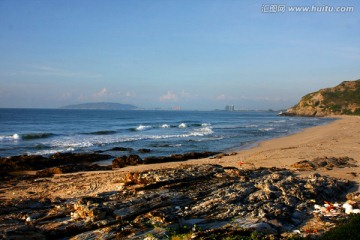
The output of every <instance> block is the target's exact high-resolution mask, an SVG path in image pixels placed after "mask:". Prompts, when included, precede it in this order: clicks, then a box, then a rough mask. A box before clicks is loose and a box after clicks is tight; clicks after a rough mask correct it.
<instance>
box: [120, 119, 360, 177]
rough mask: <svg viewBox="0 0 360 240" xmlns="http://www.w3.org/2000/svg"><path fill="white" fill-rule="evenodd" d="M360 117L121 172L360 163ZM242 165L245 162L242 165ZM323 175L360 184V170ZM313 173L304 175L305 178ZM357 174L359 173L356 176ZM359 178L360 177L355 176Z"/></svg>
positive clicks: (347, 169)
mask: <svg viewBox="0 0 360 240" xmlns="http://www.w3.org/2000/svg"><path fill="white" fill-rule="evenodd" d="M359 136H360V117H356V116H354V117H352V116H341V117H338V118H337V119H336V120H335V121H334V122H332V123H330V124H327V125H323V126H317V127H312V128H308V129H305V130H304V131H302V132H299V133H296V134H293V135H289V136H286V137H281V138H276V139H271V140H268V141H264V142H261V143H260V144H259V145H258V146H256V147H253V148H251V149H248V150H242V151H238V152H236V154H229V155H230V156H224V157H221V158H220V159H219V158H214V159H211V158H206V159H198V160H189V161H186V162H185V163H176V162H175V163H162V164H152V165H142V166H135V167H126V168H123V169H121V170H120V171H143V170H148V169H158V168H168V167H177V166H179V165H184V164H186V165H188V164H191V165H192V164H220V165H222V166H233V167H242V168H253V167H254V166H255V167H278V168H290V169H291V167H290V166H291V165H292V164H294V163H296V162H298V161H302V160H313V159H315V158H322V157H350V158H353V159H354V160H355V161H356V162H358V163H359V164H360V137H359ZM239 162H243V163H244V164H242V165H241V166H240V165H239ZM317 172H319V173H320V174H323V175H327V176H332V177H337V178H343V179H348V180H351V181H356V182H358V183H359V182H360V168H359V167H352V168H336V169H333V170H320V171H317ZM309 173H310V172H308V171H304V172H300V174H301V175H304V174H309ZM352 173H355V174H352ZM355 175H356V176H355Z"/></svg>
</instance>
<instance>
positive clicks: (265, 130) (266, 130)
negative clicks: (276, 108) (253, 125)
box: [259, 127, 274, 132]
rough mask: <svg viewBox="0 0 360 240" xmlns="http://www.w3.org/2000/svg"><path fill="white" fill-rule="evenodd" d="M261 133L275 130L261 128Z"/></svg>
mask: <svg viewBox="0 0 360 240" xmlns="http://www.w3.org/2000/svg"><path fill="white" fill-rule="evenodd" d="M259 130H260V131H264V132H269V131H271V130H274V128H271V127H270V128H260V129H259Z"/></svg>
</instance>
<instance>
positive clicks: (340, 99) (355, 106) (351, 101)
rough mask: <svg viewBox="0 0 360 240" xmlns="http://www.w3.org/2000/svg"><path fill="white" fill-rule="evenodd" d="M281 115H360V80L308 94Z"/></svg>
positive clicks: (345, 82)
mask: <svg viewBox="0 0 360 240" xmlns="http://www.w3.org/2000/svg"><path fill="white" fill-rule="evenodd" d="M281 115H286V116H318V117H322V116H333V115H360V79H359V80H356V81H344V82H342V83H341V84H339V85H337V86H336V87H333V88H325V89H321V90H319V91H317V92H313V93H309V94H307V95H305V96H303V97H302V98H301V100H300V102H299V103H298V104H296V105H295V106H293V107H292V108H290V109H288V110H287V111H286V112H284V113H282V114H281Z"/></svg>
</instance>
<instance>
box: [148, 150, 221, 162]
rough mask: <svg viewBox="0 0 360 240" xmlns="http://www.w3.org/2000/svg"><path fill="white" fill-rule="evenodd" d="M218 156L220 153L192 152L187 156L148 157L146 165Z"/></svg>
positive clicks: (186, 154)
mask: <svg viewBox="0 0 360 240" xmlns="http://www.w3.org/2000/svg"><path fill="white" fill-rule="evenodd" d="M216 154H218V152H200V153H197V152H191V153H185V154H173V155H170V156H165V157H146V158H145V159H144V163H145V164H153V163H163V162H181V161H186V160H189V159H199V158H207V157H210V156H213V155H216Z"/></svg>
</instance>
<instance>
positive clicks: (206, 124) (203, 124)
mask: <svg viewBox="0 0 360 240" xmlns="http://www.w3.org/2000/svg"><path fill="white" fill-rule="evenodd" d="M201 126H202V127H209V126H211V124H210V123H202V124H201Z"/></svg>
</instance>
